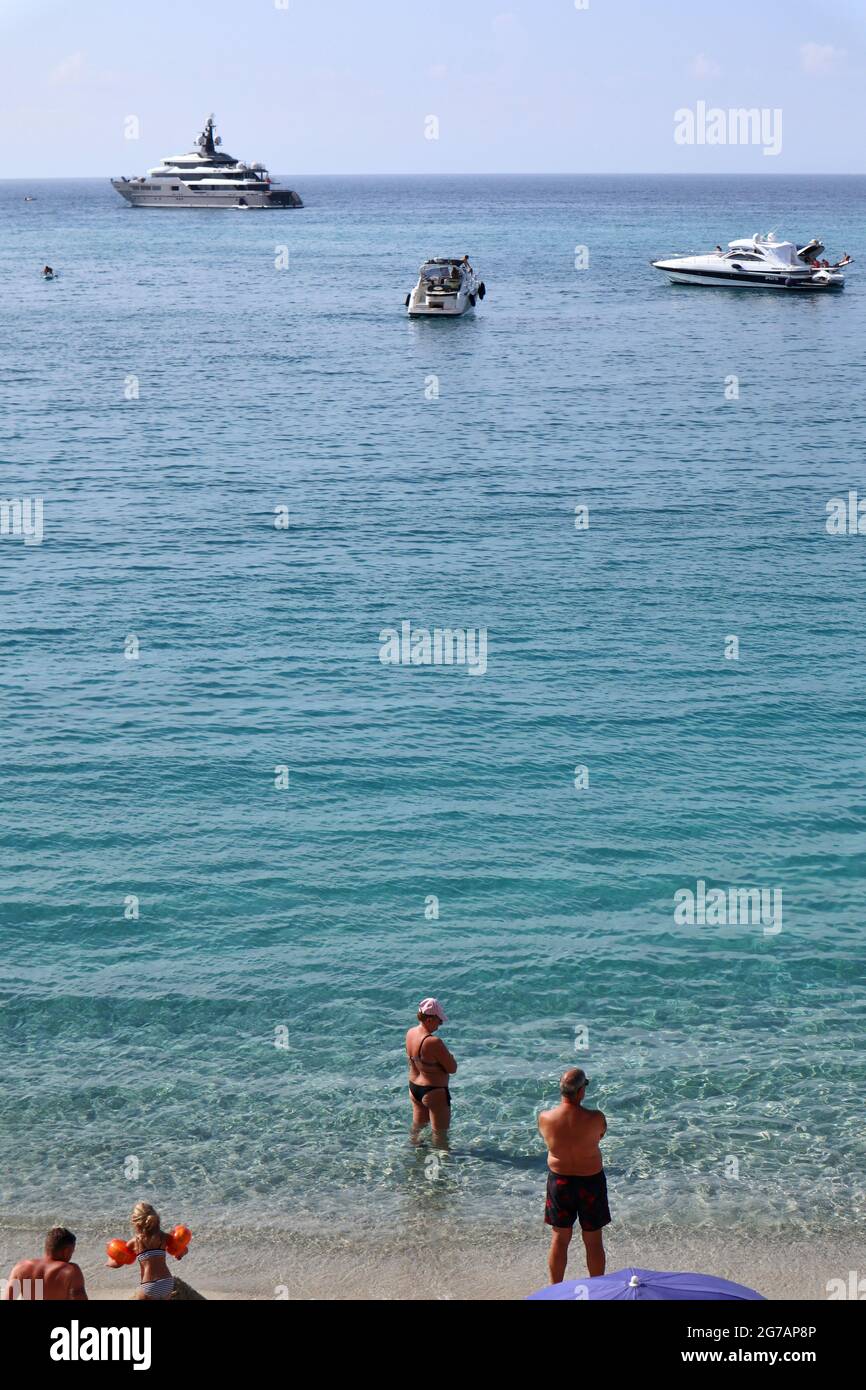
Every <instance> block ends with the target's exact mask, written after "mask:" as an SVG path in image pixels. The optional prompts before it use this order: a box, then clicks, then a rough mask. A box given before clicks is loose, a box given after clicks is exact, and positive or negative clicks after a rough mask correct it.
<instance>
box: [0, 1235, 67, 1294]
mask: <svg viewBox="0 0 866 1390" xmlns="http://www.w3.org/2000/svg"><path fill="white" fill-rule="evenodd" d="M74 1254H75V1236H74V1235H73V1234H72V1232H71V1231H67V1229H66V1227H65V1226H53V1227H52V1228H51V1230H50V1231H49V1232H48V1235H47V1236H46V1237H45V1255H44V1257H43V1259H41V1260H19V1261H18V1263H17V1265H16V1266H15V1268H14V1269H13V1270H12V1273H11V1274H10V1275H9V1278H8V1279H7V1281H6V1298H7V1299H8V1300H13V1299H20V1298H24V1299H52V1300H63V1299H74V1300H76V1301H77V1302H79V1303H86V1302H87V1294H86V1292H85V1289H84V1275H83V1274H82V1273H81V1270H80V1269H79V1268H78V1265H74V1264H73V1263H72V1256H73V1255H74Z"/></svg>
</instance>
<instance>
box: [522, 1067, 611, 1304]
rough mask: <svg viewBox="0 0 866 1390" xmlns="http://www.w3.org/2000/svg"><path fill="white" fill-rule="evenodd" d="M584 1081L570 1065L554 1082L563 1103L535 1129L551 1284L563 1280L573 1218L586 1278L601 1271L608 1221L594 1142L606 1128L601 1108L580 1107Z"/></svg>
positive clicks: (544, 1115)
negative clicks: (544, 1173) (542, 1160)
mask: <svg viewBox="0 0 866 1390" xmlns="http://www.w3.org/2000/svg"><path fill="white" fill-rule="evenodd" d="M588 1085H589V1082H588V1080H587V1078H586V1073H585V1072H583V1071H582V1070H581V1068H580V1067H572V1068H571V1070H570V1071H567V1072H566V1073H565V1075H564V1076H563V1077H562V1079H561V1080H560V1083H559V1090H560V1094H561V1095H562V1101H561V1103H560V1104H559V1105H557V1106H554V1108H553V1110H543V1111H542V1113H541V1114H540V1115H539V1117H538V1128H539V1132H540V1134H541V1137H542V1139H543V1140H544V1142H545V1144H546V1145H547V1150H548V1153H547V1166H548V1168H549V1169H550V1172H549V1174H548V1178H547V1202H546V1205H545V1211H544V1220H545V1222H546V1223H547V1225H548V1226H552V1227H553V1231H552V1232H551V1241H550V1255H549V1256H548V1261H547V1267H548V1269H549V1270H550V1282H551V1284H561V1283H562V1281H563V1279H564V1278H565V1266H566V1264H567V1262H568V1247H569V1245H570V1244H571V1233H572V1231H573V1229H574V1223H575V1221H578V1220H579V1221H580V1229H581V1233H582V1235H583V1244H584V1246H585V1248H586V1267H587V1270H588V1271H589V1275H590V1278H595V1276H596V1275H598V1274H604V1265H605V1258H604V1241H603V1239H602V1234H601V1232H602V1228H603V1227H604V1226H607V1225H609V1223H610V1207H609V1206H608V1204H607V1178H606V1177H605V1175H604V1165H603V1163H602V1157H601V1149H600V1148H599V1143H600V1141H601V1139H602V1138H603V1137H604V1135H605V1133H606V1131H607V1120H606V1119H605V1118H604V1115H603V1114H602V1113H601V1111H600V1110H584V1108H583V1105H582V1101H583V1098H584V1095H585V1094H586V1088H587V1086H588Z"/></svg>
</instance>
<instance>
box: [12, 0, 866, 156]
mask: <svg viewBox="0 0 866 1390" xmlns="http://www.w3.org/2000/svg"><path fill="white" fill-rule="evenodd" d="M578 3H579V4H582V3H584V0H578ZM864 93H866V0H813V3H806V2H805V0H727V3H725V0H588V8H586V9H578V8H577V7H576V4H575V0H462V3H460V2H459V0H441V2H440V3H436V2H435V0H73V3H70V2H69V0H0V134H2V142H0V151H2V169H0V173H2V174H3V175H5V176H7V177H18V178H20V177H38V176H43V177H48V176H51V175H109V174H121V173H123V174H137V173H141V172H143V171H144V170H145V169H146V168H148V167H150V166H151V165H153V164H155V163H157V161H158V160H159V159H161V158H162V156H163V155H167V154H176V153H179V152H180V151H183V150H187V149H189V148H190V146H191V144H192V141H193V139H194V137H195V136H196V135H197V133H198V131H199V129H200V128H201V124H202V121H203V119H204V117H205V116H206V115H207V113H208V112H210V111H214V112H215V113H216V116H217V121H218V124H219V127H220V131H221V133H222V134H223V136H224V139H225V146H226V149H227V150H229V151H230V152H231V153H232V154H234V155H236V156H237V157H238V158H243V159H247V160H252V159H261V160H262V161H264V162H265V163H266V164H268V165H269V166H270V168H271V169H272V170H273V171H274V172H275V173H281V174H286V175H289V174H290V175H297V176H302V175H304V174H313V173H448V172H466V173H470V172H491V173H494V172H518V173H522V172H544V173H546V172H578V173H579V172H584V171H585V172H590V173H593V172H607V171H610V172H677V171H681V172H684V173H685V172H742V171H747V172H748V171H751V172H755V173H761V174H767V173H813V172H817V171H822V170H824V171H827V172H833V173H863V172H866V141H864V131H866V122H864ZM699 101H704V102H706V103H707V105H708V106H709V107H721V108H724V109H725V110H727V109H729V108H731V107H761V108H768V109H769V110H770V111H774V110H776V109H777V108H778V109H780V110H781V111H782V122H783V124H782V135H783V138H782V150H781V153H780V154H779V155H778V156H777V157H767V156H765V155H764V153H763V150H762V148H761V146H760V145H733V144H726V145H719V144H715V145H707V144H701V145H699V144H694V145H688V144H677V143H675V141H674V113H675V111H677V110H678V109H680V108H683V107H688V108H691V109H696V107H697V103H698V102H699ZM128 116H136V117H137V118H138V121H139V123H140V136H139V138H138V139H137V140H129V139H126V138H125V137H124V122H125V120H126V118H127V117H128ZM430 116H435V117H436V118H437V120H438V123H439V124H438V139H428V138H426V136H425V131H426V132H427V133H429V132H430V131H432V130H433V129H435V127H433V126H432V125H431V123H430V122H429V121H428V120H427V118H428V117H430Z"/></svg>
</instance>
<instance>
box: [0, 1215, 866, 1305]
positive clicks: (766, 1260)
mask: <svg viewBox="0 0 866 1390" xmlns="http://www.w3.org/2000/svg"><path fill="white" fill-rule="evenodd" d="M607 1248H608V1266H607V1267H608V1270H609V1271H613V1270H615V1269H621V1268H623V1267H626V1266H629V1265H635V1266H638V1267H643V1268H649V1269H678V1270H695V1271H701V1272H704V1273H710V1274H715V1275H719V1276H721V1277H722V1278H725V1279H732V1280H734V1281H735V1282H737V1283H743V1284H747V1285H750V1286H751V1287H753V1288H755V1289H757V1290H758V1291H759V1292H761V1293H763V1294H764V1295H765V1297H767V1298H769V1299H797V1300H807V1301H808V1300H824V1299H826V1298H827V1283H828V1281H829V1280H831V1279H839V1278H841V1279H845V1280H846V1281H847V1278H848V1274H849V1271H851V1270H860V1271H861V1272H862V1270H863V1265H864V1260H863V1247H862V1243H859V1242H857V1241H856V1240H855V1239H853V1238H850V1237H845V1236H841V1235H833V1236H831V1235H828V1236H826V1237H817V1238H810V1239H802V1238H801V1239H796V1240H791V1239H787V1238H783V1237H779V1236H775V1237H774V1236H770V1235H768V1236H762V1237H761V1239H760V1240H756V1239H755V1237H754V1236H751V1237H749V1236H748V1235H746V1234H745V1233H744V1234H742V1235H731V1236H730V1237H726V1238H719V1237H716V1236H712V1237H708V1236H707V1234H706V1233H703V1232H696V1233H694V1234H693V1235H690V1234H688V1233H684V1232H682V1231H677V1232H676V1233H674V1232H668V1233H661V1232H658V1231H656V1232H654V1233H646V1234H645V1235H641V1234H639V1233H637V1232H629V1233H626V1232H616V1231H613V1232H612V1233H611V1234H610V1236H609V1239H608V1241H607ZM35 1249H36V1246H35V1243H34V1233H33V1232H32V1231H21V1230H17V1231H16V1230H4V1231H3V1232H2V1233H0V1264H2V1267H3V1268H4V1269H7V1270H8V1269H9V1268H10V1267H11V1265H12V1264H13V1263H14V1260H15V1259H16V1258H20V1257H21V1256H22V1255H23V1254H25V1253H28V1254H29V1253H34V1251H35ZM546 1250H547V1240H546V1235H545V1232H543V1231H541V1232H539V1234H538V1237H537V1238H527V1237H525V1236H520V1237H514V1238H508V1237H502V1236H501V1235H498V1234H496V1233H494V1232H483V1233H479V1235H478V1236H477V1237H471V1236H470V1235H468V1234H467V1235H464V1236H463V1237H462V1238H454V1239H452V1240H449V1241H448V1242H447V1243H446V1242H444V1241H430V1242H429V1243H428V1244H426V1245H421V1246H420V1247H419V1246H418V1243H417V1241H415V1242H413V1248H412V1250H411V1252H408V1251H407V1250H401V1249H398V1248H396V1246H395V1244H394V1242H393V1239H391V1240H388V1241H387V1242H386V1241H377V1240H376V1239H375V1238H374V1239H372V1240H369V1241H367V1240H365V1241H364V1243H363V1244H361V1243H360V1242H358V1241H356V1240H354V1239H352V1238H351V1237H340V1236H337V1237H333V1238H326V1237H314V1238H312V1239H311V1238H310V1236H309V1235H306V1234H305V1235H304V1236H302V1237H297V1238H295V1237H291V1236H283V1237H280V1238H276V1237H273V1236H255V1237H249V1236H248V1237H247V1239H246V1240H245V1242H244V1244H242V1245H241V1244H239V1243H236V1242H235V1241H233V1240H232V1238H231V1237H228V1238H227V1235H226V1233H225V1232H221V1233H219V1232H214V1233H213V1235H210V1236H209V1235H207V1234H203V1235H202V1236H201V1237H200V1238H199V1240H198V1243H197V1245H196V1243H195V1242H194V1248H193V1249H192V1251H191V1253H190V1255H189V1257H188V1259H187V1260H185V1261H184V1263H183V1267H182V1269H181V1270H180V1272H181V1274H182V1276H183V1277H184V1278H185V1279H186V1280H187V1281H188V1282H189V1283H191V1284H192V1285H193V1287H194V1288H196V1289H197V1290H198V1291H199V1292H200V1293H202V1294H204V1295H205V1296H206V1297H207V1298H208V1299H217V1300H220V1299H245V1300H261V1301H265V1300H276V1301H279V1300H286V1299H288V1300H292V1301H299V1300H330V1299H340V1300H345V1299H349V1300H361V1301H367V1300H370V1301H377V1300H407V1301H413V1300H428V1301H429V1300H430V1299H431V1298H432V1299H439V1300H443V1301H464V1300H482V1301H485V1300H512V1299H518V1300H519V1299H522V1298H524V1297H525V1296H526V1295H527V1294H529V1293H531V1292H533V1290H535V1289H537V1288H540V1287H542V1285H543V1284H545V1283H546V1269H545V1258H546ZM103 1251H104V1242H103V1241H102V1240H101V1239H99V1238H97V1237H96V1236H95V1235H94V1234H93V1233H84V1232H82V1233H80V1234H79V1245H78V1263H79V1264H80V1265H81V1267H82V1269H83V1270H84V1272H85V1277H86V1279H87V1286H88V1293H89V1295H90V1297H91V1298H93V1299H110V1300H123V1299H127V1298H130V1297H131V1296H132V1293H133V1291H134V1286H135V1275H134V1273H133V1272H131V1271H129V1270H123V1271H118V1272H117V1274H116V1275H115V1276H114V1277H112V1272H111V1271H109V1270H108V1269H106V1268H105V1263H104V1253H103ZM216 1251H219V1252H220V1264H219V1265H217V1262H216V1255H215V1252H216ZM581 1254H582V1247H581V1246H579V1245H578V1246H577V1247H576V1248H574V1256H573V1258H572V1261H571V1265H570V1267H569V1271H568V1277H571V1278H576V1277H579V1276H580V1275H581V1274H582V1273H583V1272H584V1271H583V1266H582V1261H581V1258H580V1256H581Z"/></svg>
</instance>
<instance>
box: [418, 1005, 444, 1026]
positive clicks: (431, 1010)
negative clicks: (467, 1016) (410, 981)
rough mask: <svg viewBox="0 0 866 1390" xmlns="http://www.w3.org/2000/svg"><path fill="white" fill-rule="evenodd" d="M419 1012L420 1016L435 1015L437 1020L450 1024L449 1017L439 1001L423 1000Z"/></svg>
mask: <svg viewBox="0 0 866 1390" xmlns="http://www.w3.org/2000/svg"><path fill="white" fill-rule="evenodd" d="M418 1012H419V1014H433V1016H434V1017H435V1018H438V1020H439V1022H440V1023H447V1022H448V1015H447V1014H446V1012H445V1010H444V1009H443V1007H442V1005H441V1004H440V1003H439V1000H438V999H422V1000H421V1003H420V1004H419V1005H418Z"/></svg>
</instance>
